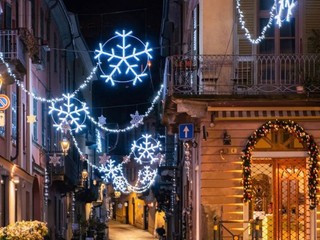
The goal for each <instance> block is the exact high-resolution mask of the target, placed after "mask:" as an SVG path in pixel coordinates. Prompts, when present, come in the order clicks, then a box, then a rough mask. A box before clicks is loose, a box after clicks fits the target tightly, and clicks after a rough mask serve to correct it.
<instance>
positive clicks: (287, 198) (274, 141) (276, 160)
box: [242, 120, 319, 240]
mask: <svg viewBox="0 0 320 240" xmlns="http://www.w3.org/2000/svg"><path fill="white" fill-rule="evenodd" d="M318 154H319V152H318V148H317V145H316V143H315V141H314V139H313V137H312V136H311V135H309V134H308V133H306V132H305V131H304V129H303V128H302V127H300V126H299V125H298V124H297V123H295V122H293V121H278V120H277V121H273V122H272V121H269V122H267V123H266V124H264V125H263V126H261V127H260V128H259V129H257V130H256V131H255V132H254V133H253V134H252V135H251V136H250V137H249V138H248V143H247V145H246V147H245V149H244V151H243V155H242V161H243V187H244V200H245V201H248V202H249V204H248V206H249V209H248V210H249V217H250V218H253V219H257V220H259V222H260V225H261V231H260V233H259V234H260V237H262V238H263V239H286V240H295V239H311V238H310V237H311V218H310V210H311V209H314V208H315V206H316V185H317V181H316V178H317V162H318Z"/></svg>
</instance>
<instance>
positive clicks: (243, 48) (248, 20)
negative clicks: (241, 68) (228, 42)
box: [235, 0, 257, 55]
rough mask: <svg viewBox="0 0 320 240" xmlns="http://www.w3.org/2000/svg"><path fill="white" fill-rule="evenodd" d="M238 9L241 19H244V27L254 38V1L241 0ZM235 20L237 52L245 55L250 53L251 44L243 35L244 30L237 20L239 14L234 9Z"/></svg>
mask: <svg viewBox="0 0 320 240" xmlns="http://www.w3.org/2000/svg"><path fill="white" fill-rule="evenodd" d="M240 9H241V11H242V12H243V20H244V21H245V27H246V28H247V29H248V30H249V32H250V34H251V37H252V38H253V39H254V38H256V21H255V19H256V9H257V8H256V1H255V0H241V5H240ZM236 13H237V14H236V19H235V20H236V22H237V36H238V38H237V39H238V47H239V54H240V55H242V54H244V55H247V54H250V55H251V54H252V44H251V42H250V41H249V40H248V39H247V37H246V36H245V30H244V29H242V28H241V24H240V22H239V14H238V12H237V11H236Z"/></svg>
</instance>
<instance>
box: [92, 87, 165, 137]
mask: <svg viewBox="0 0 320 240" xmlns="http://www.w3.org/2000/svg"><path fill="white" fill-rule="evenodd" d="M162 90H163V85H161V87H160V89H159V91H158V92H157V95H156V96H155V98H154V99H153V100H152V102H151V106H150V107H149V108H148V110H147V111H146V112H145V113H144V115H140V117H141V120H140V122H142V120H143V119H144V118H146V117H148V116H149V115H150V113H151V112H152V110H153V109H154V106H155V104H156V103H157V102H158V101H159V100H160V96H161V93H162ZM87 118H88V119H90V121H91V122H92V123H93V124H95V125H96V126H97V127H98V128H100V129H102V130H104V131H106V132H112V133H123V132H127V131H130V130H132V129H134V128H136V127H138V125H139V124H137V123H136V122H135V121H131V122H130V123H131V125H129V126H127V127H125V128H119V129H112V128H108V127H105V126H103V125H102V124H100V123H99V122H97V121H96V120H95V119H94V117H92V116H90V115H89V114H87ZM140 122H139V123H140Z"/></svg>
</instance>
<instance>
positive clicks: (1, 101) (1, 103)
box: [0, 94, 10, 111]
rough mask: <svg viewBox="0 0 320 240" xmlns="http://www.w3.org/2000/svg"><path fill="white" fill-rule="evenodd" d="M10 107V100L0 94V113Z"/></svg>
mask: <svg viewBox="0 0 320 240" xmlns="http://www.w3.org/2000/svg"><path fill="white" fill-rule="evenodd" d="M9 106H10V99H9V97H8V96H7V95H5V94H0V111H1V110H6V109H7V108H8V107H9Z"/></svg>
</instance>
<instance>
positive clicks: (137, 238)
mask: <svg viewBox="0 0 320 240" xmlns="http://www.w3.org/2000/svg"><path fill="white" fill-rule="evenodd" d="M150 239H152V240H155V239H157V238H155V237H154V236H153V235H152V234H151V233H149V232H148V231H146V230H142V229H138V228H136V227H134V226H132V225H130V224H122V223H119V222H116V221H110V222H109V240H150Z"/></svg>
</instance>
